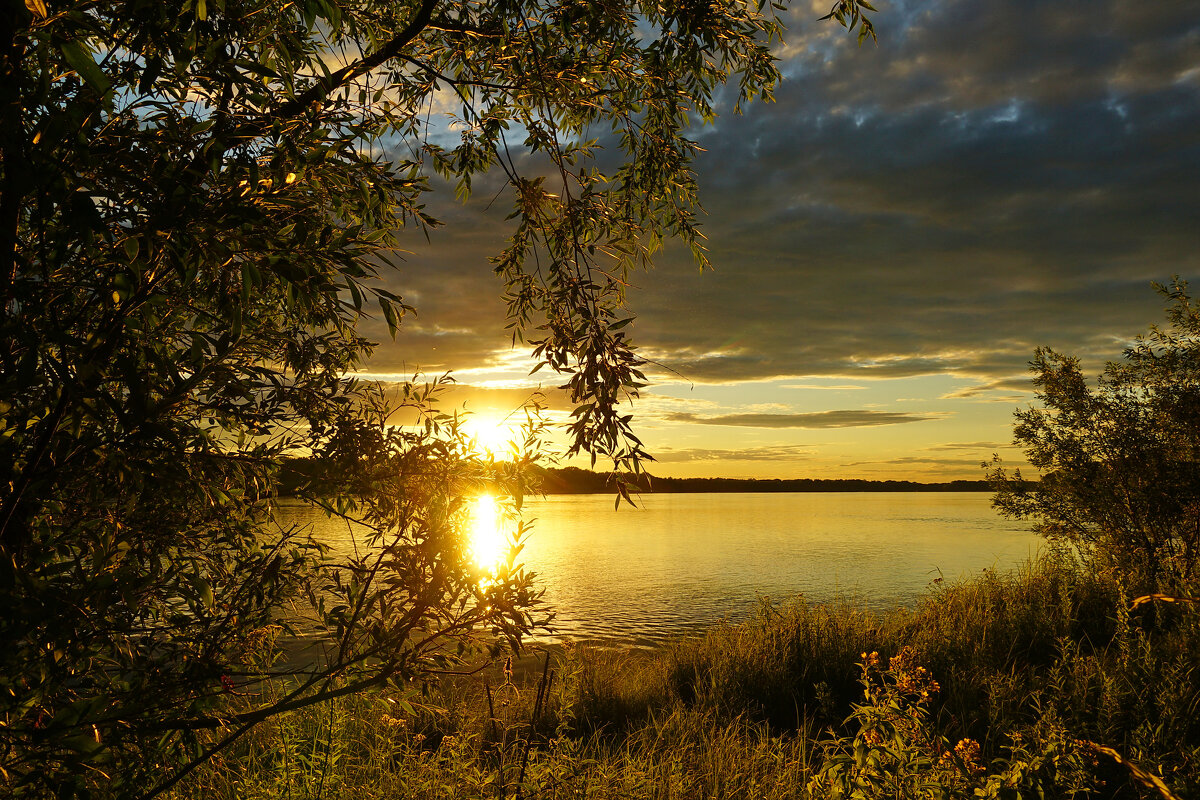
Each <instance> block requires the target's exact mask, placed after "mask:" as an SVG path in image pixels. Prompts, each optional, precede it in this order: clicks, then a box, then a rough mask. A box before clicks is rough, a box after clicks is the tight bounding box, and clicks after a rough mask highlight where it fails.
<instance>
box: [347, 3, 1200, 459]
mask: <svg viewBox="0 0 1200 800" xmlns="http://www.w3.org/2000/svg"><path fill="white" fill-rule="evenodd" d="M828 5H829V3H828V2H826V0H820V2H817V3H815V4H811V5H810V4H798V5H793V6H792V7H791V8H790V10H789V12H788V14H787V16H786V20H787V24H788V27H789V32H788V36H787V39H786V43H785V45H784V46H783V47H782V48H780V50H779V56H780V58H781V62H780V66H781V69H782V71H783V73H784V81H783V83H782V84H781V86H780V87H779V89H778V91H777V93H776V101H775V102H774V103H769V104H764V103H755V104H752V105H750V106H749V107H747V108H746V110H745V113H744V114H743V115H741V116H735V115H733V114H729V113H726V114H722V115H721V116H720V118H719V119H718V121H717V122H716V124H714V125H712V126H709V127H706V128H700V129H695V130H693V131H692V132H691V133H690V135H691V136H692V137H693V138H694V139H696V140H697V141H698V142H699V143H700V144H701V146H702V147H703V148H704V150H705V152H703V153H702V154H701V155H700V157H699V158H698V159H697V162H696V170H697V173H698V175H699V180H700V187H701V203H702V204H703V206H704V208H705V210H706V212H707V216H706V217H705V219H704V220H703V227H702V230H703V232H704V234H705V235H706V236H707V237H708V245H709V247H710V250H711V255H712V258H713V261H714V263H715V265H716V269H715V270H712V271H705V272H703V273H701V272H699V271H697V269H696V267H695V266H694V264H693V263H692V262H691V260H690V257H689V256H688V255H687V254H686V252H684V251H683V249H682V248H677V249H674V250H671V249H669V250H668V251H667V253H666V254H665V255H664V256H663V257H662V258H661V259H660V261H659V263H658V265H657V267H656V268H655V269H654V270H653V271H651V272H647V273H640V274H638V275H636V276H635V278H634V282H635V286H634V287H633V288H632V289H631V290H630V292H629V298H628V300H629V305H630V308H631V309H632V311H634V312H635V313H636V314H637V320H636V322H635V323H634V324H633V325H631V326H630V328H629V330H630V331H631V336H632V338H633V340H634V341H635V343H637V344H638V345H639V346H640V347H641V348H642V351H643V353H644V355H646V356H647V357H649V358H651V359H653V361H654V362H656V364H657V365H659V366H655V367H653V368H652V369H651V377H652V381H651V384H652V385H651V386H650V387H649V388H648V389H647V390H645V391H644V393H643V397H642V398H641V399H640V400H639V401H637V402H636V403H635V404H634V405H633V407H632V412H633V413H634V415H635V420H636V421H637V422H636V424H637V430H638V432H639V434H640V435H641V437H642V438H643V440H644V441H645V443H646V446H647V448H648V450H649V451H650V452H651V453H652V454H653V455H654V456H655V457H656V458H657V460H658V463H657V464H654V465H653V466H652V467H651V472H653V473H654V474H658V475H670V476H682V477H688V476H727V477H779V478H794V477H814V478H839V477H858V478H869V479H880V480H882V479H912V480H927V481H937V480H949V479H957V478H967V479H978V478H981V477H983V471H982V469H981V468H980V462H981V461H983V460H990V458H991V457H992V455H993V454H999V455H1000V456H1001V457H1003V458H1004V459H1005V460H1006V461H1007V462H1009V463H1011V464H1014V465H1019V464H1020V463H1021V453H1020V451H1019V449H1018V448H1016V447H1014V446H1013V445H1012V443H1011V439H1012V422H1013V412H1014V411H1015V410H1016V409H1018V408H1021V407H1027V406H1029V405H1030V404H1031V403H1034V402H1035V397H1034V395H1033V391H1032V390H1033V387H1032V384H1031V383H1030V381H1029V373H1028V362H1029V360H1030V358H1031V357H1032V355H1033V351H1034V349H1035V348H1036V347H1038V346H1049V347H1052V348H1054V349H1055V350H1057V351H1059V352H1063V353H1070V354H1074V355H1077V356H1080V357H1081V358H1082V359H1083V362H1084V365H1085V367H1086V368H1087V369H1088V370H1089V372H1090V373H1092V374H1096V373H1098V372H1099V370H1100V369H1101V368H1102V365H1103V363H1104V361H1106V360H1109V359H1115V358H1118V357H1119V356H1120V354H1121V351H1122V350H1123V349H1124V347H1125V346H1127V344H1128V343H1129V342H1130V341H1131V339H1132V338H1133V337H1134V336H1136V335H1137V334H1138V333H1141V332H1144V331H1145V330H1146V329H1147V328H1148V326H1149V325H1151V324H1152V323H1155V322H1159V321H1162V319H1163V313H1162V312H1163V307H1164V301H1163V299H1162V298H1161V297H1160V296H1159V295H1157V294H1156V293H1155V291H1154V289H1153V288H1152V284H1153V283H1154V282H1160V283H1161V282H1165V281H1168V280H1169V279H1170V278H1171V277H1172V276H1173V275H1180V276H1182V277H1183V278H1185V279H1188V278H1192V279H1195V281H1194V282H1195V285H1196V287H1197V291H1198V292H1200V259H1198V253H1200V3H1196V2H1194V0H1188V1H1187V2H1176V1H1175V0H1137V1H1136V2H1135V1H1134V0H1055V1H1054V2H1049V1H1048V0H1040V1H1038V2H1035V1H1034V0H919V1H907V0H906V1H905V2H890V3H889V2H879V3H876V7H877V8H878V9H879V13H878V14H877V15H876V16H875V23H876V28H877V31H878V37H879V41H878V44H877V45H872V44H871V43H870V42H867V43H866V44H864V45H863V46H862V47H859V46H858V45H857V44H856V42H855V38H854V37H853V36H848V35H846V34H845V32H844V30H843V29H841V28H840V27H837V26H836V25H833V24H831V23H828V22H825V23H821V22H818V21H817V17H819V16H821V15H822V14H824V13H826V12H827V11H828ZM438 210H439V213H440V214H441V216H442V218H443V220H444V221H445V222H446V223H447V224H446V225H445V227H444V228H442V229H440V230H438V231H435V232H434V233H433V234H432V238H431V240H430V241H429V242H428V243H425V242H424V240H423V239H422V240H421V241H419V242H418V241H414V242H413V247H412V250H411V252H409V253H406V254H405V255H404V260H403V261H402V262H401V269H400V272H399V273H398V274H397V275H396V276H395V277H393V278H392V282H393V285H394V287H395V288H397V289H398V290H399V291H400V292H401V293H402V294H403V295H404V297H405V300H406V301H407V302H409V303H411V304H413V305H414V306H415V307H416V309H417V315H416V316H415V317H409V318H406V320H405V323H404V326H403V327H402V330H401V333H400V335H399V336H398V338H397V339H396V341H395V342H392V341H390V340H388V339H387V337H386V336H383V337H380V338H381V341H382V342H383V343H382V344H381V345H380V347H379V348H378V349H377V351H376V353H375V354H374V356H373V357H372V359H371V360H370V362H369V363H367V364H366V365H365V368H364V370H365V374H366V375H368V376H371V377H375V378H378V379H381V380H398V379H403V378H407V377H411V376H412V375H413V374H414V373H415V372H416V371H417V370H421V371H423V372H425V373H429V374H437V373H441V372H443V371H446V370H450V371H452V372H453V374H454V376H455V379H456V380H457V381H458V389H457V390H456V391H455V393H454V394H453V395H452V396H451V397H450V398H449V399H450V400H451V401H452V403H457V404H465V408H466V409H467V410H468V411H469V412H471V413H472V414H474V416H475V419H476V421H477V423H478V428H479V430H480V431H481V432H483V431H485V430H486V429H488V428H489V426H492V425H494V424H495V423H496V422H497V421H499V420H501V419H502V418H504V417H506V416H507V415H509V414H510V413H511V412H513V411H514V410H515V409H517V408H519V407H520V405H521V403H522V402H523V401H524V400H525V399H526V398H528V397H529V395H530V394H531V392H532V391H534V390H535V389H536V388H537V387H539V386H541V387H542V388H543V389H547V390H548V398H549V402H550V406H551V415H550V419H551V421H554V420H555V419H561V415H562V413H563V410H564V404H563V401H562V398H561V397H560V396H559V395H557V394H556V393H555V392H554V391H553V387H554V385H555V382H554V380H553V378H552V377H547V376H546V375H545V374H544V373H538V374H536V375H533V376H530V375H528V371H529V366H530V362H529V361H528V360H527V359H526V357H525V355H524V353H522V352H521V351H520V350H519V349H518V350H514V349H512V348H511V347H510V341H509V338H508V335H507V333H506V332H505V330H504V307H503V304H502V302H501V300H500V293H501V288H502V287H501V285H500V284H499V282H498V279H497V278H495V276H493V275H492V272H491V267H490V265H489V264H488V261H487V258H488V256H489V255H492V254H494V253H496V252H498V251H499V250H500V249H501V248H502V247H503V242H504V238H505V235H506V229H505V227H504V225H503V223H502V221H501V220H500V219H498V216H501V215H496V214H490V215H488V214H484V213H482V212H481V210H480V208H479V206H478V204H475V205H466V206H455V205H448V204H442V205H440V206H439V209H438ZM519 416H520V415H519V414H515V415H513V416H512V417H511V418H510V419H516V418H517V417H519Z"/></svg>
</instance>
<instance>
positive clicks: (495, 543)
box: [469, 494, 509, 574]
mask: <svg viewBox="0 0 1200 800" xmlns="http://www.w3.org/2000/svg"><path fill="white" fill-rule="evenodd" d="M470 530H471V533H470V535H471V539H470V543H469V549H470V551H471V557H472V558H473V559H474V560H475V564H476V565H477V566H479V567H481V568H483V569H486V570H488V571H490V572H492V573H493V574H494V573H495V572H496V569H497V567H499V565H500V563H501V562H503V561H504V560H505V557H506V556H507V554H508V545H509V542H508V536H507V534H506V533H505V526H504V514H503V512H502V511H501V509H500V505H499V504H498V503H497V502H496V498H494V497H492V496H491V495H490V494H483V495H480V496H479V497H476V498H475V502H474V503H473V505H472V508H471V529H470Z"/></svg>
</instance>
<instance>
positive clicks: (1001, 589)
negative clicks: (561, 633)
mask: <svg viewBox="0 0 1200 800" xmlns="http://www.w3.org/2000/svg"><path fill="white" fill-rule="evenodd" d="M1135 600H1136V598H1130V597H1128V596H1126V595H1124V594H1123V593H1122V591H1121V590H1120V588H1119V587H1118V585H1117V584H1116V583H1115V582H1113V581H1111V580H1108V579H1105V578H1103V577H1098V576H1095V575H1090V574H1088V573H1087V572H1085V571H1084V570H1082V569H1080V568H1079V566H1078V565H1076V564H1073V563H1071V562H1069V561H1068V560H1067V559H1066V558H1065V557H1049V556H1047V557H1043V558H1042V559H1041V560H1039V561H1036V562H1034V563H1031V564H1029V565H1028V566H1027V567H1026V568H1025V569H1023V570H1021V571H1019V572H1017V573H1013V574H1008V575H1001V574H997V573H994V572H991V571H985V572H984V573H983V574H982V575H980V576H977V577H975V578H972V579H970V580H966V581H963V582H960V583H955V584H946V585H942V586H940V587H938V588H935V589H934V590H933V591H931V592H930V593H929V594H928V595H927V596H926V597H924V598H923V599H922V600H921V601H920V602H919V603H917V604H916V606H915V608H912V609H899V610H895V611H893V612H890V613H886V614H876V613H872V612H868V611H864V610H862V609H861V608H859V607H858V606H857V605H856V604H855V603H854V602H853V601H851V600H847V601H846V602H845V603H843V604H842V605H834V606H811V605H807V604H805V603H803V602H794V603H790V604H786V605H782V606H779V605H771V604H768V603H764V604H763V606H762V607H761V608H760V610H759V612H758V614H757V615H756V617H755V618H754V619H752V620H750V621H749V622H746V623H744V624H741V625H737V626H725V627H719V628H716V629H714V630H712V631H710V632H709V633H708V634H707V635H706V636H704V637H703V638H699V639H691V640H685V641H680V642H677V643H675V644H674V645H672V646H670V647H668V648H665V649H662V650H658V651H654V652H649V653H648V652H645V651H640V652H636V651H635V652H619V651H612V650H603V649H590V648H589V649H584V648H571V647H567V648H565V649H556V650H555V651H554V652H552V653H546V654H544V655H542V658H545V659H547V662H546V663H548V664H549V667H548V668H543V667H542V666H541V665H542V663H543V662H540V661H539V662H538V664H537V665H536V667H535V668H534V669H531V670H528V671H526V672H525V673H524V674H520V673H519V674H518V675H517V677H515V678H509V676H507V675H506V674H504V673H503V672H501V671H500V670H499V669H498V668H493V669H492V670H491V671H490V672H486V673H481V674H479V675H475V676H471V677H464V678H461V679H458V680H456V681H451V682H448V683H446V684H444V685H443V686H442V688H440V689H438V690H437V691H436V692H435V693H434V694H431V695H429V696H427V697H422V696H420V695H419V694H409V695H405V694H403V693H399V692H394V691H391V692H379V693H364V694H360V695H358V696H355V697H350V698H345V699H343V700H341V701H338V702H335V703H334V704H332V705H329V706H322V707H313V708H309V709H305V710H303V711H299V712H296V713H294V714H290V715H283V716H280V717H277V718H275V719H273V720H271V721H270V722H268V723H265V724H263V725H261V726H259V727H258V728H257V729H256V730H255V731H253V732H252V733H251V734H250V735H249V736H247V737H246V738H245V739H243V740H242V741H241V742H240V743H239V744H238V745H237V746H236V748H234V749H231V750H229V751H227V752H225V753H223V754H222V755H221V756H220V757H219V758H217V759H214V760H213V761H212V762H211V763H209V764H208V765H207V766H206V767H205V768H204V769H203V770H202V771H201V772H199V773H198V774H196V775H195V776H194V777H193V778H192V779H191V780H190V781H189V782H188V783H186V784H185V785H184V786H183V787H181V788H180V790H179V791H178V793H177V795H176V796H177V797H179V798H192V797H194V798H206V800H210V799H211V800H217V799H218V798H258V797H262V798H268V797H285V796H290V797H319V798H342V797H345V798H374V797H379V798H385V797H387V798H390V797H407V798H449V797H480V798H482V797H518V796H520V797H527V798H559V797H572V798H726V797H728V798H776V797H778V798H784V797H788V798H791V797H795V798H807V797H814V798H816V797H872V798H885V797H886V798H891V797H929V798H936V797H972V796H982V797H1071V796H1084V795H1085V794H1086V795H1088V796H1094V797H1159V796H1168V795H1164V794H1162V792H1163V791H1169V792H1173V793H1174V795H1175V796H1177V797H1180V798H1188V797H1196V796H1198V793H1200V681H1198V675H1197V671H1198V669H1200V636H1198V635H1197V634H1198V633H1200V612H1198V610H1197V609H1196V608H1195V607H1193V606H1191V605H1189V604H1186V603H1181V602H1167V601H1164V600H1162V599H1159V600H1157V601H1148V602H1142V603H1136V602H1134V601H1135ZM279 690H280V691H281V690H282V689H279ZM256 702H257V701H256ZM423 704H424V705H423ZM1122 761H1123V762H1125V763H1122ZM1160 781H1161V784H1159V783H1158V782H1160ZM1156 784H1157V785H1156Z"/></svg>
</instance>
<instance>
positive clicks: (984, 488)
mask: <svg viewBox="0 0 1200 800" xmlns="http://www.w3.org/2000/svg"><path fill="white" fill-rule="evenodd" d="M323 471H324V470H323V468H322V464H321V462H320V461H318V460H316V459H312V458H296V459H290V460H288V461H286V462H285V463H284V466H283V469H282V470H281V471H280V475H279V492H280V494H284V495H290V494H294V493H295V492H296V489H297V488H298V487H299V486H301V485H302V484H304V483H308V482H312V483H314V484H317V485H319V484H320V480H321V476H322V473H323ZM539 471H540V473H541V477H542V491H543V492H545V493H546V494H610V493H612V492H613V491H615V488H614V487H615V485H616V484H615V479H614V477H613V474H612V473H611V472H592V471H590V470H586V469H579V468H578V467H563V468H561V469H541V470H539ZM633 483H634V485H635V486H636V487H637V491H639V492H641V493H644V494H652V493H658V494H672V493H679V494H683V493H689V492H690V493H699V492H988V491H991V490H992V487H991V486H990V485H989V484H988V482H987V481H983V480H979V481H947V482H944V483H919V482H917V481H871V480H865V479H861V478H789V479H781V478H764V479H759V478H659V477H653V476H650V475H640V476H638V477H637V478H635V479H634V480H633Z"/></svg>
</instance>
